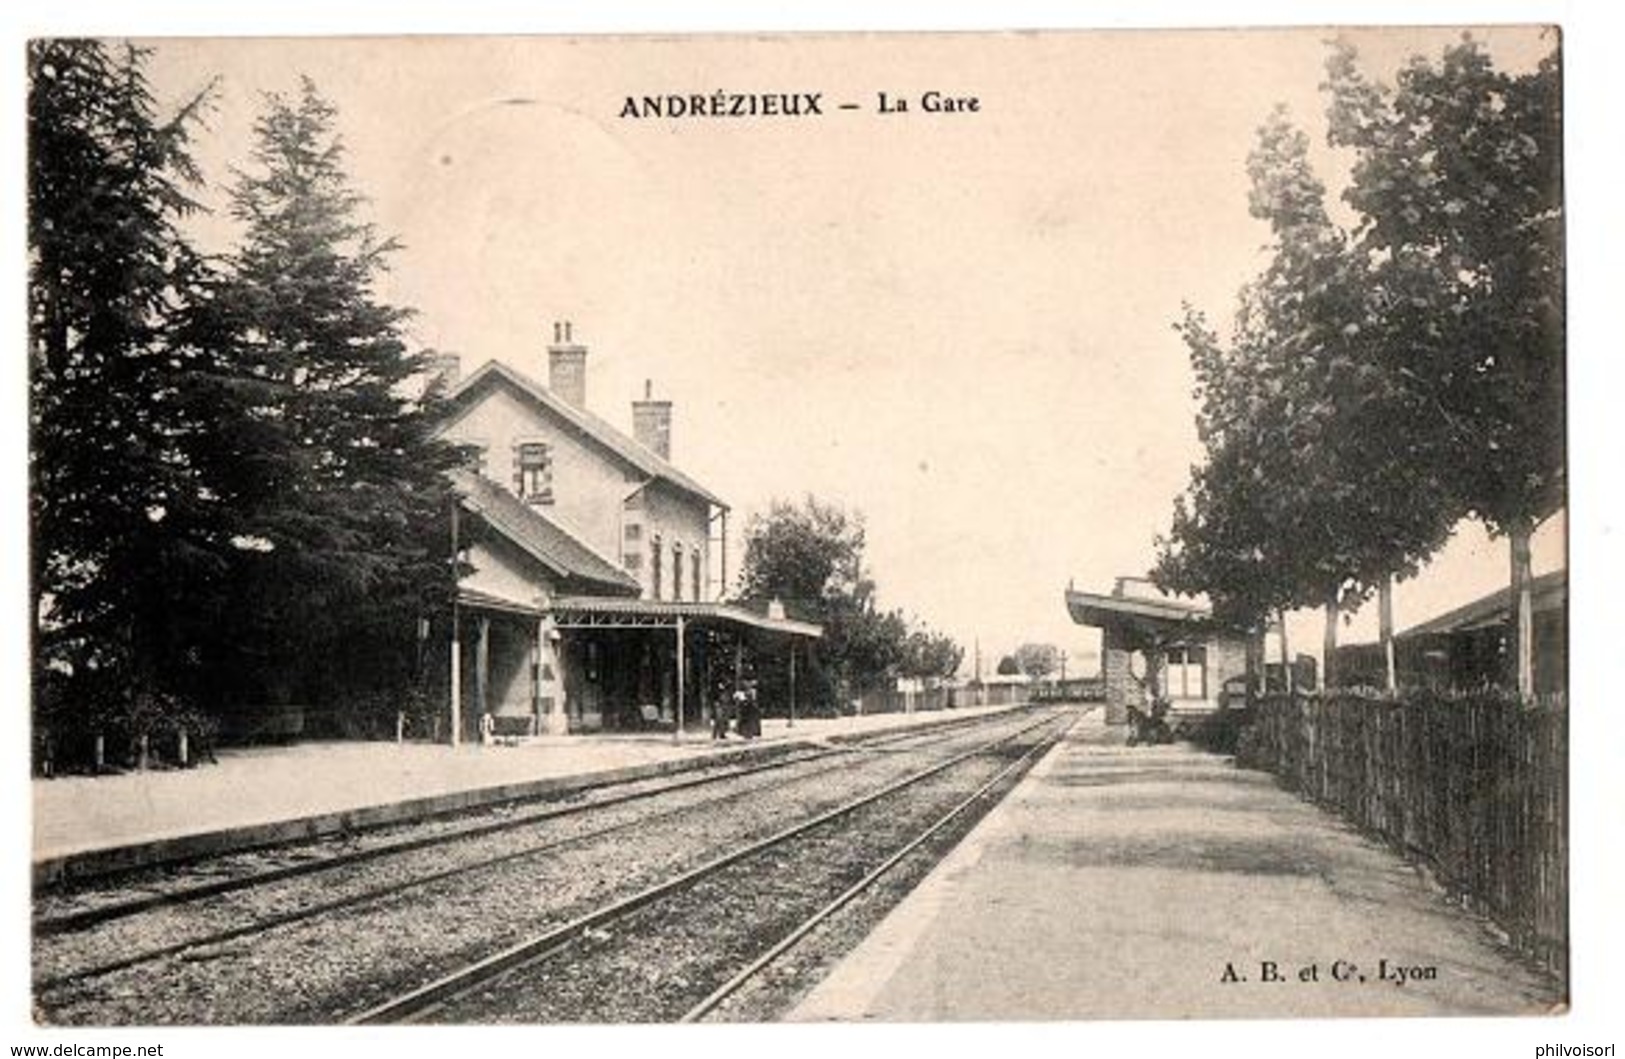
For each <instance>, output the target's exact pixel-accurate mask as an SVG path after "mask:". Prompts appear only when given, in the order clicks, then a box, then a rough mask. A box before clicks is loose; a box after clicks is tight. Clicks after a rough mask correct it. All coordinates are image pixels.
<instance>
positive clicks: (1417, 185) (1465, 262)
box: [1326, 38, 1567, 693]
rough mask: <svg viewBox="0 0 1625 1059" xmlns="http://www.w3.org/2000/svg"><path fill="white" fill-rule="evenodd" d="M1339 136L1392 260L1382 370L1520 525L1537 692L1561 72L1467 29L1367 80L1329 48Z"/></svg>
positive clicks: (1471, 486)
mask: <svg viewBox="0 0 1625 1059" xmlns="http://www.w3.org/2000/svg"><path fill="white" fill-rule="evenodd" d="M1326 88H1327V91H1328V92H1329V94H1330V98H1331V105H1330V107H1329V118H1330V141H1331V143H1332V144H1333V145H1335V146H1340V147H1347V148H1351V149H1352V150H1354V151H1355V152H1356V162H1355V165H1354V171H1353V182H1352V185H1351V187H1350V189H1349V191H1348V193H1347V196H1346V197H1347V199H1348V201H1349V202H1350V204H1351V205H1353V206H1354V207H1355V208H1356V209H1357V210H1359V211H1360V215H1361V218H1362V224H1361V230H1360V235H1361V239H1362V242H1363V244H1364V245H1366V246H1367V247H1368V248H1369V249H1370V251H1371V252H1372V254H1373V256H1375V257H1378V258H1379V259H1380V260H1381V261H1382V263H1383V267H1382V278H1383V282H1382V288H1383V290H1384V291H1385V293H1386V295H1387V297H1386V299H1385V304H1384V307H1383V308H1384V312H1383V314H1382V323H1383V327H1384V330H1385V333H1386V335H1387V336H1388V337H1389V339H1390V343H1389V345H1388V352H1389V354H1390V357H1391V359H1390V361H1389V363H1388V364H1387V365H1386V366H1387V368H1388V370H1390V371H1391V372H1394V373H1396V374H1400V375H1402V376H1403V378H1404V379H1405V381H1406V384H1407V385H1408V386H1409V388H1410V389H1411V390H1412V392H1414V394H1415V395H1416V399H1417V400H1418V401H1420V402H1423V403H1425V405H1426V406H1427V407H1428V409H1429V410H1430V412H1431V413H1432V414H1433V415H1434V416H1436V418H1437V420H1438V421H1439V422H1440V423H1442V424H1443V425H1444V426H1445V428H1446V430H1447V437H1448V443H1447V444H1446V445H1444V446H1441V448H1440V450H1439V451H1438V453H1437V458H1438V459H1439V460H1440V462H1441V465H1442V467H1443V470H1444V478H1445V482H1446V484H1447V487H1448V490H1449V494H1450V502H1452V503H1454V504H1455V505H1457V506H1458V507H1459V508H1460V509H1462V510H1464V511H1466V512H1468V513H1470V514H1473V515H1476V516H1477V517H1478V518H1479V519H1481V520H1482V521H1483V522H1484V523H1485V524H1486V525H1487V526H1488V527H1489V528H1490V530H1491V531H1492V532H1495V533H1502V534H1505V535H1507V537H1508V538H1509V544H1510V551H1511V558H1512V562H1511V579H1510V580H1511V582H1512V588H1513V592H1514V596H1515V598H1516V599H1517V601H1518V602H1517V607H1516V610H1517V630H1516V635H1515V646H1516V649H1515V651H1514V652H1513V657H1514V672H1513V674H1512V676H1513V679H1514V681H1515V684H1516V686H1517V687H1518V688H1519V690H1520V691H1523V692H1525V693H1527V692H1529V691H1530V690H1531V689H1532V683H1533V675H1532V667H1531V664H1530V654H1529V651H1530V642H1531V639H1532V635H1533V629H1532V615H1531V607H1530V600H1529V574H1530V571H1529V537H1530V534H1531V533H1532V532H1533V529H1534V527H1535V526H1536V525H1538V524H1539V523H1540V522H1541V521H1542V520H1543V519H1545V518H1547V517H1548V516H1550V515H1551V514H1553V513H1554V512H1555V511H1556V510H1557V509H1558V508H1559V507H1561V506H1562V505H1563V503H1564V502H1565V497H1566V489H1567V477H1566V465H1567V454H1566V449H1565V440H1564V436H1565V435H1564V432H1565V417H1564V387H1565V370H1564V349H1565V343H1566V333H1565V326H1566V325H1565V321H1564V311H1563V283H1564V270H1563V207H1562V186H1563V180H1562V105H1561V103H1562V72H1561V64H1560V60H1559V57H1558V54H1557V52H1556V51H1555V50H1554V51H1553V52H1551V53H1550V54H1548V55H1547V56H1546V57H1545V58H1543V59H1542V60H1541V62H1540V63H1539V64H1538V66H1537V67H1536V68H1535V69H1534V70H1533V71H1531V72H1529V73H1525V74H1511V73H1507V72H1505V71H1500V70H1497V69H1495V67H1494V64H1493V63H1492V62H1491V60H1490V58H1489V56H1488V55H1487V54H1486V53H1485V52H1484V50H1483V48H1482V47H1481V46H1480V45H1479V44H1478V43H1477V42H1475V41H1473V40H1472V39H1471V38H1464V39H1463V40H1462V42H1461V43H1459V44H1457V45H1455V46H1453V47H1451V48H1449V49H1447V50H1446V51H1445V52H1444V54H1443V56H1442V57H1441V58H1440V60H1439V61H1437V62H1431V61H1428V60H1426V59H1423V58H1420V57H1418V58H1414V59H1412V61H1411V62H1410V63H1409V64H1407V65H1406V66H1405V68H1404V69H1403V70H1401V71H1400V74H1399V77H1398V79H1397V82H1396V85H1395V86H1394V87H1393V88H1388V87H1385V86H1382V85H1379V84H1376V83H1374V82H1372V81H1371V80H1370V79H1369V78H1367V77H1366V76H1365V75H1364V74H1363V73H1362V72H1361V70H1360V69H1359V65H1358V62H1357V56H1356V54H1355V52H1354V50H1353V49H1352V48H1351V47H1349V46H1348V45H1346V44H1339V45H1337V46H1336V47H1335V48H1334V50H1333V53H1332V55H1331V56H1330V58H1329V59H1328V61H1327V84H1326Z"/></svg>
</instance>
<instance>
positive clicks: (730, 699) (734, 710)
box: [711, 688, 740, 739]
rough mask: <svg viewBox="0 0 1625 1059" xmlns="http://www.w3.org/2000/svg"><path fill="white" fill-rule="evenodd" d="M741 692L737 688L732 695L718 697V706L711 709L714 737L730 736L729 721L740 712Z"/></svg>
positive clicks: (712, 734) (723, 737)
mask: <svg viewBox="0 0 1625 1059" xmlns="http://www.w3.org/2000/svg"><path fill="white" fill-rule="evenodd" d="M739 694H740V693H739V689H738V688H735V689H734V692H733V694H732V695H723V696H720V697H718V699H717V704H716V708H715V709H714V710H712V711H711V738H712V739H727V738H728V723H729V722H730V721H731V720H733V718H734V717H735V716H737V715H738V713H739Z"/></svg>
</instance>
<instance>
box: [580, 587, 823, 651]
mask: <svg viewBox="0 0 1625 1059" xmlns="http://www.w3.org/2000/svg"><path fill="white" fill-rule="evenodd" d="M550 610H551V612H552V614H553V616H554V620H555V622H556V623H557V625H558V627H559V628H561V629H647V628H675V627H676V626H677V624H678V622H680V621H681V622H682V623H684V624H685V625H689V624H693V625H700V626H705V625H713V626H734V627H743V628H750V629H758V630H761V631H763V632H771V633H778V634H781V635H785V636H799V637H802V638H804V639H809V640H816V639H819V638H820V637H822V636H823V635H824V628H823V626H821V625H814V624H812V623H811V622H805V621H794V620H792V619H790V618H771V617H768V616H767V615H765V614H757V613H756V612H755V611H752V610H747V609H745V608H744V607H736V606H731V605H729V604H727V603H678V602H662V601H659V600H649V599H615V598H609V597H601V596H559V597H557V598H555V599H554V600H553V602H552V606H551V608H550Z"/></svg>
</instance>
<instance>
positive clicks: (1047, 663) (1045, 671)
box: [1015, 643, 1061, 680]
mask: <svg viewBox="0 0 1625 1059" xmlns="http://www.w3.org/2000/svg"><path fill="white" fill-rule="evenodd" d="M1015 660H1016V666H1017V667H1018V668H1019V669H1020V670H1021V672H1023V673H1025V674H1027V676H1029V677H1031V678H1032V679H1033V680H1043V679H1044V678H1045V677H1047V676H1049V675H1050V674H1051V673H1054V672H1055V671H1056V670H1058V669H1060V668H1061V650H1060V648H1058V647H1056V646H1055V645H1054V644H1051V643H1024V644H1022V645H1021V646H1020V647H1018V648H1016V651H1015Z"/></svg>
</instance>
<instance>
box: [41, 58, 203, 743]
mask: <svg viewBox="0 0 1625 1059" xmlns="http://www.w3.org/2000/svg"><path fill="white" fill-rule="evenodd" d="M146 58H147V56H146V53H145V52H143V51H141V50H139V49H136V48H133V47H125V48H122V49H115V48H112V47H110V46H108V45H105V44H102V43H100V42H97V41H90V40H40V41H35V42H32V43H31V44H30V45H29V48H28V141H29V142H28V146H29V151H28V209H29V212H28V280H29V282H28V314H29V398H30V401H29V425H30V431H31V439H30V441H31V444H30V450H29V486H30V493H29V514H30V524H31V531H32V541H31V549H30V558H31V565H32V569H31V585H30V592H31V614H32V619H33V622H34V636H35V644H34V647H35V649H34V654H33V658H34V665H35V695H36V698H35V702H36V707H37V708H39V709H41V710H42V711H44V713H46V714H49V715H50V716H48V717H42V720H45V721H46V722H47V725H49V726H52V727H54V728H55V729H56V730H57V731H58V732H59V733H64V732H69V731H71V730H75V729H77V730H80V731H85V730H88V729H89V728H90V727H98V728H99V727H103V726H107V725H111V726H112V727H114V728H115V729H117V728H119V727H121V726H122V727H123V728H124V729H126V733H127V734H129V735H131V736H132V737H133V736H136V735H140V734H145V733H146V732H147V731H148V730H149V729H150V727H151V725H152V724H155V723H158V722H160V721H162V720H163V719H165V718H166V717H168V716H170V715H172V714H173V713H174V712H175V710H174V709H173V708H172V706H166V705H164V703H172V702H173V696H174V695H176V694H177V693H179V692H181V691H183V690H184V689H185V688H186V686H187V684H188V681H189V679H190V674H191V672H192V670H194V669H195V664H196V657H195V655H194V654H193V653H192V652H191V651H190V646H191V645H190V642H189V641H190V636H191V634H192V632H193V631H195V630H196V629H197V628H199V627H200V626H202V625H206V624H207V623H208V622H209V621H211V620H212V618H213V614H212V613H211V609H210V606H209V601H208V598H207V593H206V591H204V586H206V585H207V584H208V583H209V582H210V581H211V580H213V579H215V578H217V576H218V574H219V572H220V570H221V568H222V565H223V563H224V561H225V560H224V555H225V553H226V552H229V548H228V547H226V545H225V543H224V537H223V534H222V529H221V515H220V511H219V507H220V505H219V502H218V496H217V494H216V493H215V492H213V491H212V490H211V489H210V488H209V485H210V483H209V481H208V479H207V477H206V475H205V474H204V472H203V469H202V468H201V467H200V464H199V457H200V454H201V453H203V452H206V451H207V445H208V441H209V437H210V434H211V428H212V426H213V425H214V423H215V420H216V417H215V410H214V408H213V407H212V405H211V402H209V401H208V400H207V397H206V387H204V386H203V385H202V380H203V379H204V377H205V376H204V373H203V371H202V370H201V366H202V365H203V363H204V360H205V354H204V353H203V352H202V351H200V349H199V348H198V347H196V346H192V345H189V344H188V343H187V340H186V337H185V333H184V332H185V330H186V324H185V320H186V315H187V313H188V311H189V307H190V305H191V304H192V302H193V301H194V299H195V298H196V297H197V296H198V291H199V288H200V286H201V285H202V284H203V283H204V281H205V279H206V276H207V272H206V269H205V267H204V263H203V262H202V260H201V259H200V258H199V256H198V255H197V254H196V253H195V252H194V251H193V250H192V248H191V247H190V246H189V245H188V243H187V242H186V240H185V239H184V238H183V237H182V235H181V232H180V228H179V225H180V223H181V221H182V219H183V218H185V217H186V216H187V215H189V214H191V213H193V212H195V211H196V210H197V209H198V206H197V203H196V202H195V201H194V200H193V199H192V198H191V197H190V194H189V190H190V189H191V188H192V187H193V186H194V185H195V184H196V183H197V181H198V173H197V170H196V168H195V166H194V165H193V162H192V159H191V157H190V155H189V153H188V145H189V136H190V134H191V132H192V130H193V128H194V127H195V126H196V124H197V121H198V119H199V115H200V113H201V112H202V110H203V109H204V108H205V107H206V106H207V103H208V98H209V91H208V90H205V91H203V92H201V93H199V94H198V95H197V96H194V97H193V98H192V99H190V100H189V101H188V102H187V103H186V104H185V105H184V106H183V107H181V108H180V110H179V111H178V112H177V113H175V114H174V115H173V116H171V117H169V118H167V119H161V118H160V117H159V116H158V114H157V113H156V108H155V105H154V101H153V98H152V96H151V93H150V91H149V89H148V87H147V82H146V79H145V76H144V72H143V71H144V67H145V62H146ZM138 729H139V730H138Z"/></svg>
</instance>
